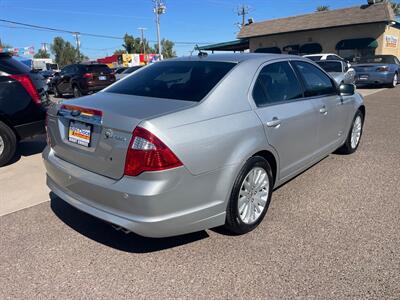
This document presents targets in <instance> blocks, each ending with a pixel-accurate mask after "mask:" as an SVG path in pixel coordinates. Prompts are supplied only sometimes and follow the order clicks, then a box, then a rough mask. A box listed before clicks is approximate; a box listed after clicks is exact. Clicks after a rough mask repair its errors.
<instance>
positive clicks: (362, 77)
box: [358, 75, 368, 80]
mask: <svg viewBox="0 0 400 300" xmlns="http://www.w3.org/2000/svg"><path fill="white" fill-rule="evenodd" d="M358 78H359V79H360V80H368V75H360V76H358Z"/></svg>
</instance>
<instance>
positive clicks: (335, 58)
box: [326, 55, 339, 60]
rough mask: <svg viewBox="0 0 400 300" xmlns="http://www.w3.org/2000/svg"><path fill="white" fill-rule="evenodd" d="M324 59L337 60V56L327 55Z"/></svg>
mask: <svg viewBox="0 0 400 300" xmlns="http://www.w3.org/2000/svg"><path fill="white" fill-rule="evenodd" d="M326 59H327V60H338V59H339V57H337V56H336V55H328V56H327V58H326Z"/></svg>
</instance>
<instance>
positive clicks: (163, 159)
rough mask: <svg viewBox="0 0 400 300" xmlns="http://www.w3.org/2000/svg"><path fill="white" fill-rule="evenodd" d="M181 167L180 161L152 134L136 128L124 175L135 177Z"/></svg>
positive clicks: (127, 155)
mask: <svg viewBox="0 0 400 300" xmlns="http://www.w3.org/2000/svg"><path fill="white" fill-rule="evenodd" d="M179 166H182V163H181V162H180V160H179V159H178V158H177V157H176V156H175V154H174V153H173V152H172V151H171V149H169V148H168V147H167V146H166V145H165V144H164V143H163V142H161V141H160V140H159V139H158V138H157V137H156V136H155V135H154V134H152V133H151V132H149V131H147V130H146V129H144V128H141V127H136V129H135V130H134V131H133V136H132V140H131V142H130V144H129V149H128V153H127V154H126V161H125V172H124V174H125V175H128V176H137V175H139V174H140V173H142V172H146V171H162V170H166V169H171V168H176V167H179Z"/></svg>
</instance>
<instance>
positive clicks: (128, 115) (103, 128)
mask: <svg viewBox="0 0 400 300" xmlns="http://www.w3.org/2000/svg"><path fill="white" fill-rule="evenodd" d="M195 104H196V103H194V102H189V101H180V100H171V99H159V98H150V97H140V96H130V95H122V94H114V93H106V92H101V93H97V94H95V95H92V96H88V97H83V98H79V99H76V100H71V101H67V102H65V103H64V104H59V105H58V106H57V107H56V108H53V109H51V110H50V113H49V120H48V131H49V134H50V139H51V145H52V148H53V150H54V152H55V155H56V156H58V157H59V158H61V159H64V160H65V161H67V162H70V163H72V164H75V165H78V166H80V167H82V168H84V169H86V170H89V171H92V172H94V173H97V174H100V175H103V176H107V177H110V178H114V179H118V178H121V177H122V176H123V173H124V167H125V158H126V152H127V149H128V146H129V142H130V140H131V137H132V132H133V130H134V128H135V127H136V126H137V125H138V124H139V123H140V122H141V121H142V120H145V119H150V118H154V117H156V116H159V115H164V114H168V113H172V112H175V111H178V110H181V109H185V108H188V107H190V106H193V105H195ZM74 129H75V130H74ZM71 130H72V132H73V133H76V132H78V135H74V134H72V135H71V133H70V132H71ZM88 130H90V143H89V144H87V145H86V142H87V136H86V134H87V132H88ZM79 133H83V139H80V136H79ZM71 137H72V139H71ZM78 143H80V144H78Z"/></svg>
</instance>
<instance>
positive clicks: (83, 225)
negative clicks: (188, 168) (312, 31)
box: [0, 87, 400, 299]
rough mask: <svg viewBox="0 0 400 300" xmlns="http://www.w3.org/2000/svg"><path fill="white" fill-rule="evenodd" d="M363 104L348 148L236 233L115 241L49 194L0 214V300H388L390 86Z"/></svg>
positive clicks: (394, 215) (399, 240) (394, 252)
mask: <svg viewBox="0 0 400 300" xmlns="http://www.w3.org/2000/svg"><path fill="white" fill-rule="evenodd" d="M366 106H367V120H366V124H365V131H364V136H363V139H362V141H361V145H360V148H359V149H358V151H357V152H356V153H355V154H353V155H349V156H340V155H330V156H329V157H327V158H325V159H324V160H322V161H321V162H320V163H319V164H317V165H315V166H314V167H312V168H311V169H309V170H308V171H306V172H304V173H303V174H301V175H300V176H298V177H296V178H295V179H294V180H292V181H290V182H289V183H287V184H285V185H284V186H282V187H280V188H279V189H278V190H276V191H275V193H274V194H273V198H272V203H271V206H270V208H269V211H268V213H267V216H266V218H265V219H264V221H263V222H262V224H261V225H260V226H259V227H258V229H256V230H255V231H253V232H251V233H249V234H247V235H243V236H229V235H225V234H224V233H223V232H221V231H220V230H208V231H203V232H200V233H195V234H190V235H187V236H181V237H175V238H168V239H147V238H142V237H139V236H136V235H134V234H128V235H126V234H124V233H122V232H116V231H114V230H113V229H111V227H110V226H108V225H107V224H105V223H103V222H101V221H99V220H97V219H95V218H93V217H90V216H88V215H86V214H84V213H82V212H79V211H77V210H76V209H74V208H72V207H71V206H69V205H67V204H66V203H64V202H63V201H61V200H59V199H58V198H56V197H53V196H52V195H50V196H49V197H51V201H50V202H45V203H42V204H39V205H36V206H33V207H31V208H27V209H24V210H21V211H18V212H15V213H12V214H8V215H5V216H3V217H0V230H1V234H0V253H1V261H0V287H1V288H0V299H21V298H30V299H55V298H58V299H61V298H63V299H65V298H68V299H83V298H87V299H89V298H91V299H120V298H121V299H123V298H126V299H141V298H142V299H165V298H191V299H206V298H207V299H227V298H230V299H232V298H243V299H345V298H347V299H399V298H400V284H399V282H400V253H399V251H400V220H399V215H400V200H399V195H400V186H399V181H400V180H399V178H400V152H399V149H400V131H399V128H400V118H399V115H400V87H398V88H397V89H391V90H385V91H382V92H379V93H376V94H373V95H371V96H369V97H367V98H366ZM27 193H29V191H27Z"/></svg>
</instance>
